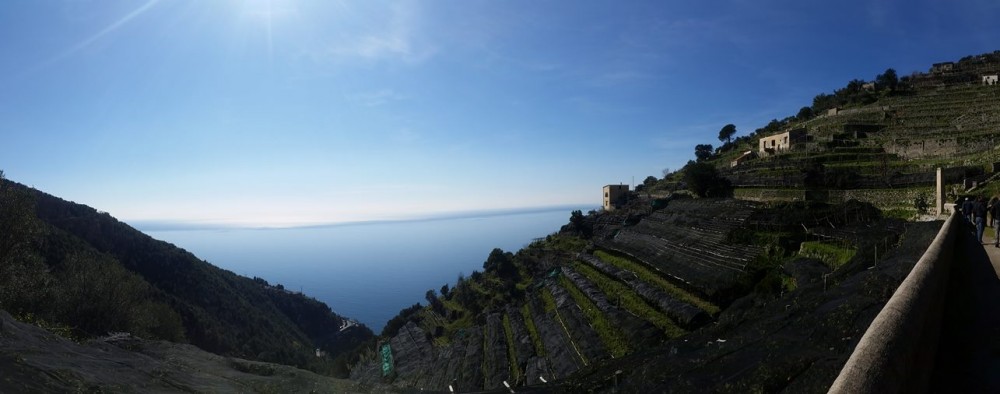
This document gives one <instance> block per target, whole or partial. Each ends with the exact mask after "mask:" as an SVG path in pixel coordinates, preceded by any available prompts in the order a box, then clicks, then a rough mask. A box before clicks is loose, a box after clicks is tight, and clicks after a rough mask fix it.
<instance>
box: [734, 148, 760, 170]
mask: <svg viewBox="0 0 1000 394" xmlns="http://www.w3.org/2000/svg"><path fill="white" fill-rule="evenodd" d="M754 157H757V154H756V153H754V152H753V151H752V150H748V151H746V152H743V154H742V155H740V157H737V158H735V159H733V161H732V162H730V163H729V166H730V167H736V166H738V165H740V164H743V163H744V162H746V161H747V160H750V159H753V158H754Z"/></svg>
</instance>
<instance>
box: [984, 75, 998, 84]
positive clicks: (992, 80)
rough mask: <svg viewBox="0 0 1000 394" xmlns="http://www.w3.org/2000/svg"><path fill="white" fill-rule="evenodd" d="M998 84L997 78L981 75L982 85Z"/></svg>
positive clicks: (995, 76)
mask: <svg viewBox="0 0 1000 394" xmlns="http://www.w3.org/2000/svg"><path fill="white" fill-rule="evenodd" d="M997 82H998V77H997V75H996V74H994V75H983V85H996V84H997Z"/></svg>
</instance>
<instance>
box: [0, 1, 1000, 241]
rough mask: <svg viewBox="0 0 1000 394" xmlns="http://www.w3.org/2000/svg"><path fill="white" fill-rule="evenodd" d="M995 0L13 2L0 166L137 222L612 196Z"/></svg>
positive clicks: (954, 36)
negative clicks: (726, 130)
mask: <svg viewBox="0 0 1000 394" xmlns="http://www.w3.org/2000/svg"><path fill="white" fill-rule="evenodd" d="M998 15H1000V5H998V3H996V2H993V1H961V2H952V1H877V0H876V1H843V2H836V3H831V2H809V1H805V2H803V1H798V2H793V1H701V2H691V1H667V0H659V1H649V2H641V1H635V2H623V1H607V2H580V1H465V0H462V1H458V0H454V1H420V2H416V1H412V2H411V1H404V2H376V1H347V2H337V1H332V0H315V1H307V0H300V1H296V0H271V1H267V0H228V1H227V0H218V1H196V0H161V1H145V0H143V1H114V0H101V1H85V0H72V1H47V0H40V1H10V2H4V3H3V4H0V53H2V56H0V152H2V154H0V169H3V170H4V171H5V173H6V176H7V177H8V178H10V179H12V180H15V181H18V182H22V183H25V184H28V185H32V186H35V187H37V188H39V189H41V190H43V191H46V192H49V193H52V194H55V195H57V196H60V197H63V198H66V199H70V200H74V201H77V202H80V203H85V204H87V205H91V206H93V207H95V208H97V209H101V210H105V211H108V212H109V213H111V214H112V215H115V216H116V217H118V218H120V219H123V220H125V221H129V220H135V221H139V220H160V221H164V220H165V221H185V222H200V223H222V224H240V225H242V224H246V225H274V226H285V225H298V224H318V223H331V222H344V221H359V220H395V219H405V218H412V217H422V216H428V215H436V214H441V213H445V212H454V211H475V210H506V209H517V208H524V207H540V206H554V205H570V204H592V205H594V206H597V205H599V203H600V187H601V186H602V185H604V184H608V183H618V182H625V183H628V182H630V181H631V180H632V178H633V177H634V178H635V180H636V181H641V179H643V178H644V177H646V176H647V175H657V176H659V175H660V174H661V171H662V170H663V169H664V168H671V169H676V168H679V167H681V166H682V165H683V164H684V163H685V162H687V160H689V159H691V158H693V147H694V145H696V144H699V143H712V144H714V145H717V144H718V140H717V139H716V137H717V135H718V131H719V129H720V128H721V127H722V126H723V125H725V124H727V123H734V124H736V126H737V129H738V131H739V132H738V134H737V135H744V134H746V133H748V132H750V131H752V130H754V129H756V128H758V127H761V126H763V125H764V124H766V123H767V121H769V120H770V119H772V118H779V119H780V118H783V117H785V116H788V115H793V114H795V113H796V112H797V110H798V108H800V107H802V106H804V105H809V104H811V101H812V97H813V96H815V95H816V94H818V93H821V92H831V91H832V90H834V89H836V88H839V87H841V86H843V85H845V84H846V82H847V81H848V80H851V79H854V78H860V79H866V80H871V79H873V78H874V77H875V75H876V74H879V73H881V72H882V71H884V70H885V69H886V68H888V67H893V68H895V69H896V70H897V71H898V72H899V74H900V75H906V74H909V73H911V72H913V71H926V70H927V68H928V67H929V66H930V64H931V63H934V62H939V61H948V60H957V59H958V58H960V57H962V56H965V55H970V54H978V53H984V52H991V51H993V50H996V49H1000V40H998V38H1000V23H998V22H997V20H996V18H997V16H998Z"/></svg>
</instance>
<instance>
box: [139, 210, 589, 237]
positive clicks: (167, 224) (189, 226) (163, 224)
mask: <svg viewBox="0 0 1000 394" xmlns="http://www.w3.org/2000/svg"><path fill="white" fill-rule="evenodd" d="M598 208H600V206H599V205H587V204H562V205H545V206H534V207H523V208H503V209H477V210H468V211H452V212H440V213H434V214H428V215H425V216H416V217H411V218H399V219H372V220H350V221H343V222H326V223H323V222H320V223H310V224H292V225H256V224H232V223H223V222H211V221H200V220H169V219H167V220H157V219H139V220H129V221H124V220H123V222H125V223H126V224H128V225H130V226H132V227H134V228H136V229H137V230H139V231H143V232H146V231H152V232H159V231H194V230H290V229H311V228H329V227H345V226H363V225H377V224H389V223H412V222H431V221H439V220H455V219H475V218H487V217H496V216H512V215H525V214H532V213H544V212H555V211H561V210H565V211H566V214H567V216H566V221H567V222H569V214H570V212H572V211H573V210H578V209H579V210H589V209H598Z"/></svg>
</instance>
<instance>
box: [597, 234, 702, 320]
mask: <svg viewBox="0 0 1000 394" xmlns="http://www.w3.org/2000/svg"><path fill="white" fill-rule="evenodd" d="M594 256H597V257H598V258H600V259H601V260H603V261H605V262H607V263H608V264H611V265H614V266H616V267H618V268H621V269H623V270H628V271H631V272H632V273H634V274H635V275H636V276H637V277H639V279H641V280H643V281H645V282H647V283H649V284H652V285H653V286H656V287H658V288H659V289H660V290H663V291H664V292H666V293H667V294H670V295H672V296H674V297H676V298H677V299H678V300H681V301H684V302H687V303H689V304H691V305H694V306H696V307H698V308H700V309H701V310H703V311H705V312H707V313H708V314H709V315H712V316H715V315H717V314H718V313H719V311H720V309H719V307H718V306H716V305H715V304H712V303H711V302H708V301H707V300H703V299H701V297H698V296H696V295H694V294H691V293H689V292H687V291H685V290H684V289H681V288H680V287H677V286H676V285H674V284H673V283H670V282H669V281H667V280H666V279H664V278H663V277H662V276H660V275H658V274H656V273H654V272H653V271H651V270H650V269H648V268H646V267H645V266H643V265H641V264H639V263H636V262H634V261H632V260H630V259H628V258H625V257H620V256H616V255H613V254H610V253H608V252H605V251H601V250H598V251H594Z"/></svg>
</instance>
